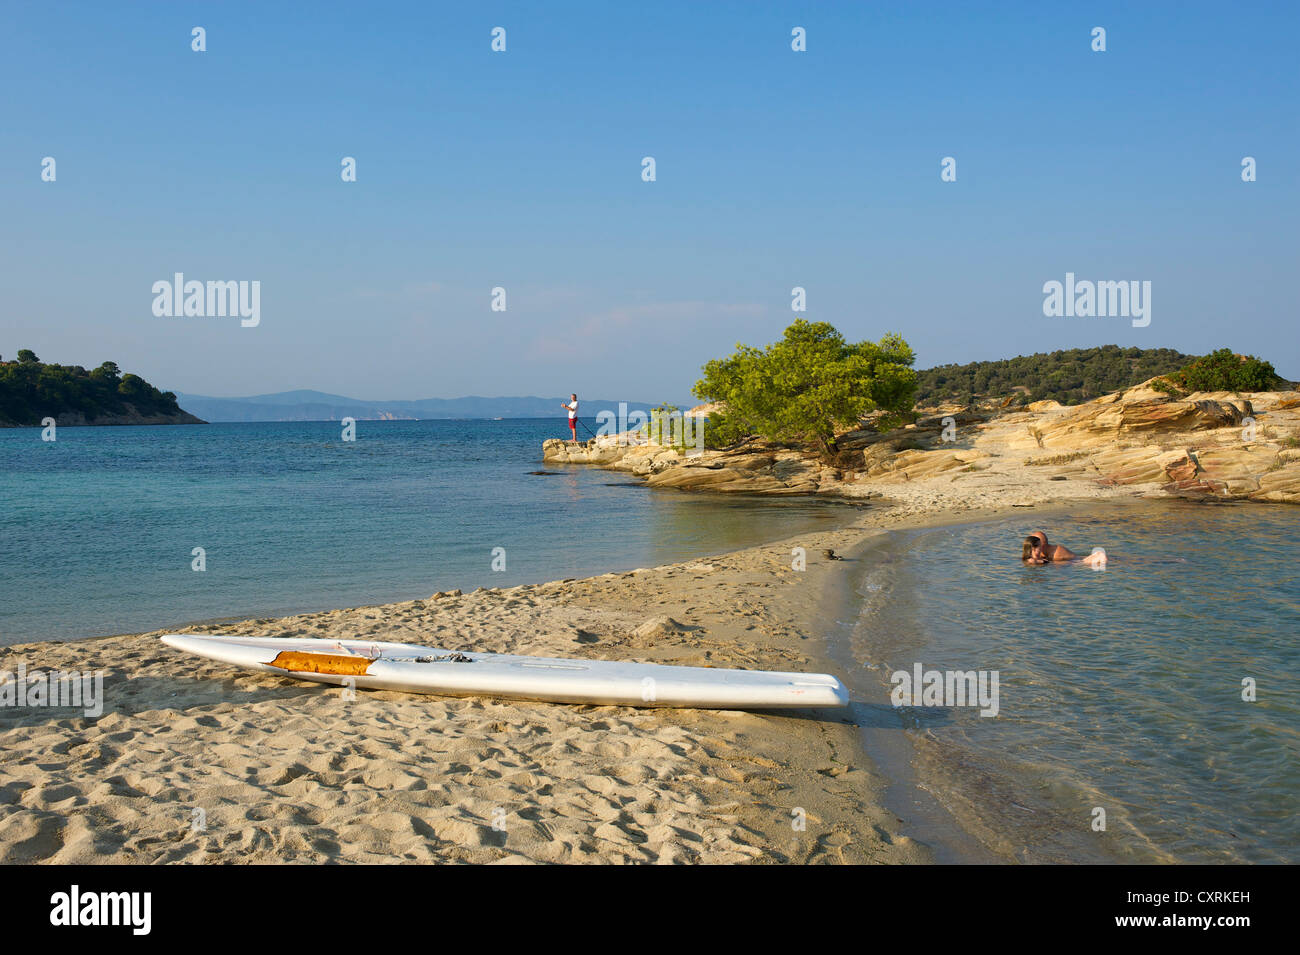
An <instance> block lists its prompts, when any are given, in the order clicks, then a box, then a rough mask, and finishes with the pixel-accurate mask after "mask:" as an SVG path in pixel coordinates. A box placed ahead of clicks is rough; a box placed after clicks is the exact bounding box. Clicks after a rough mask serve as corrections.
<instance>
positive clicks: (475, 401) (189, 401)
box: [176, 391, 690, 421]
mask: <svg viewBox="0 0 1300 955" xmlns="http://www.w3.org/2000/svg"><path fill="white" fill-rule="evenodd" d="M568 397H569V396H568V395H564V396H562V397H559V396H557V397H555V398H538V397H536V396H533V395H530V396H528V397H522V398H482V397H479V396H478V395H469V396H467V397H464V398H423V399H420V400H419V401H363V400H361V399H359V398H347V397H345V396H343V395H329V394H326V393H324V392H322V391H282V392H279V393H278V394H273V395H253V396H251V397H248V398H212V397H209V396H208V395H191V394H184V393H182V392H179V391H178V392H176V401H177V403H178V404H179V405H180V406H181V407H182V408H184V409H185V410H186V411H188V412H189V413H190V414H193V415H197V416H198V417H200V418H202V419H203V420H204V421H337V420H339V419H340V418H356V419H357V420H358V421H376V420H379V421H413V420H420V419H425V418H554V417H560V416H563V415H564V409H562V408H561V407H560V405H561V404H563V403H564V402H565V401H567V400H568ZM579 400H580V402H581V403H580V406H579V408H580V412H581V414H582V416H583V417H584V418H590V417H593V416H594V415H595V414H596V413H597V412H600V411H604V410H606V409H608V410H610V411H613V412H617V411H618V402H617V401H612V400H608V399H604V398H582V397H581V396H579ZM627 407H628V410H629V411H649V410H650V409H651V408H653V407H655V405H653V404H646V403H645V402H638V401H629V402H627ZM679 407H682V408H688V407H690V405H689V404H685V403H683V404H681V405H679Z"/></svg>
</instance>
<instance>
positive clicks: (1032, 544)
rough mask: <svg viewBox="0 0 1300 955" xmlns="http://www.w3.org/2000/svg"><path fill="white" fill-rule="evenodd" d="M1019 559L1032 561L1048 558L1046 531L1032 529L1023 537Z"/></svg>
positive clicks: (1041, 560)
mask: <svg viewBox="0 0 1300 955" xmlns="http://www.w3.org/2000/svg"><path fill="white" fill-rule="evenodd" d="M1020 559H1021V560H1023V561H1026V562H1032V563H1041V562H1045V561H1047V560H1048V553H1047V532H1046V531H1034V532H1033V533H1032V534H1030V535H1029V536H1028V537H1026V538H1025V543H1024V545H1023V546H1022V547H1021V548H1020Z"/></svg>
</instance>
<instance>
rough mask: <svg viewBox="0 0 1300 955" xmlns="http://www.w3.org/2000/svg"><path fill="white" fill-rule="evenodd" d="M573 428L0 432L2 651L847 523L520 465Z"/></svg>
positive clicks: (595, 566)
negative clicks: (501, 566)
mask: <svg viewBox="0 0 1300 955" xmlns="http://www.w3.org/2000/svg"><path fill="white" fill-rule="evenodd" d="M588 424H590V425H592V426H593V427H594V423H593V422H588ZM567 431H568V428H567V427H566V426H565V424H564V423H563V421H560V420H538V419H521V420H507V421H361V422H358V424H357V437H356V441H355V442H344V441H343V440H341V437H342V432H341V429H340V426H339V425H338V424H337V423H333V422H291V423H256V424H243V423H241V424H214V425H202V426H200V425H194V426H177V427H120V428H111V427H110V428H60V429H59V430H58V440H57V441H54V442H43V441H41V439H40V437H41V433H40V430H39V429H3V430H0V644H12V643H21V642H25V641H30V640H42V639H51V638H65V639H67V638H77V637H88V636H94V635H102V634H112V633H132V632H139V631H144V630H152V629H157V628H160V627H170V626H176V625H179V624H182V623H186V622H191V621H196V620H203V619H212V618H220V617H236V616H270V615H283V614H289V613H295V612H299V611H306V610H321V609H328V608H335V607H350V606H358V605H363V604H375V603H384V602H391V601H398V600H410V599H415V598H423V597H427V596H429V594H431V593H433V592H434V591H437V590H449V589H452V588H461V589H463V590H469V589H472V588H474V587H479V586H487V587H504V586H513V585H515V584H520V583H526V582H536V581H544V580H555V579H557V578H563V577H579V576H587V575H591V574H597V573H604V572H607V571H611V570H630V569H633V568H636V567H643V566H653V565H656V564H662V563H668V562H672V561H677V560H685V559H689V558H692V557H699V556H705V555H709V554H717V553H722V552H725V551H728V550H734V549H737V548H740V547H746V546H750V545H753V544H757V543H761V542H764V541H767V540H774V539H778V538H780V537H783V536H789V535H793V534H799V533H803V532H805V531H809V530H815V529H821V528H824V527H831V526H838V525H840V524H843V523H847V522H848V521H849V520H851V519H852V516H853V514H852V512H851V510H850V509H849V508H846V507H843V506H835V505H827V504H823V503H818V502H811V501H802V502H800V501H791V502H782V503H780V504H777V505H776V506H773V502H771V501H754V500H748V499H739V498H724V497H704V496H693V495H688V494H681V493H659V492H651V491H648V490H646V489H645V488H642V487H639V486H638V485H637V482H636V481H635V480H634V479H633V478H631V477H630V476H629V475H625V474H621V473H618V472H613V471H603V470H598V469H593V468H585V467H570V468H565V467H562V466H561V467H549V468H546V470H552V471H560V472H562V473H560V474H556V475H550V476H537V475H530V474H528V473H527V472H529V471H533V470H541V469H543V465H542V463H541V445H542V441H543V439H545V438H548V437H560V436H562V435H563V434H565V433H567ZM199 547H201V548H203V553H204V560H205V562H206V569H205V570H203V571H201V572H200V571H196V570H194V569H193V566H192V565H193V563H194V561H195V557H194V549H195V548H199ZM495 548H503V549H504V560H505V570H504V571H500V572H498V571H494V570H493V569H492V563H493V551H494V549H495ZM498 554H500V552H498Z"/></svg>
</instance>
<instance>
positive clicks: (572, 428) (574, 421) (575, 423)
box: [569, 418, 578, 434]
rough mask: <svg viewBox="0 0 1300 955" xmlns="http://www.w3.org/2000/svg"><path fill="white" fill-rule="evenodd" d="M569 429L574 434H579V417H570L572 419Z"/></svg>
mask: <svg viewBox="0 0 1300 955" xmlns="http://www.w3.org/2000/svg"><path fill="white" fill-rule="evenodd" d="M569 430H570V431H572V432H573V433H574V434H577V433H578V419H577V418H570V419H569Z"/></svg>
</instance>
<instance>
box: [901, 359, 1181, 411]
mask: <svg viewBox="0 0 1300 955" xmlns="http://www.w3.org/2000/svg"><path fill="white" fill-rule="evenodd" d="M1195 357H1196V356H1195V355H1184V354H1183V353H1182V352H1178V351H1174V350H1173V349H1172V348H1120V347H1119V346H1118V345H1102V346H1100V347H1098V348H1071V349H1069V350H1067V351H1054V352H1049V353H1046V354H1041V353H1040V354H1037V355H1021V356H1019V357H1016V358H1005V359H1003V360H1002V361H977V362H971V363H970V364H968V365H940V366H939V367H937V368H927V369H926V370H924V371H919V372H917V378H918V382H917V388H916V403H917V404H918V405H929V404H936V403H940V402H946V401H960V402H967V403H970V402H973V401H974V400H975V398H977V397H985V398H989V397H994V398H1000V397H1006V396H1008V395H1015V394H1020V395H1022V396H1023V399H1024V400H1025V401H1042V400H1043V399H1045V398H1050V399H1052V400H1054V401H1059V402H1060V403H1061V404H1065V405H1074V404H1079V403H1080V402H1083V401H1090V400H1092V399H1093V398H1099V397H1101V396H1102V395H1105V394H1109V393H1110V392H1112V391H1119V390H1120V389H1122V388H1129V387H1131V386H1133V385H1137V384H1140V383H1142V382H1144V381H1146V380H1147V379H1148V378H1154V377H1155V376H1156V375H1168V374H1171V373H1173V372H1176V371H1178V370H1179V369H1181V368H1183V367H1184V366H1185V365H1187V364H1188V363H1189V362H1191V361H1192V360H1193V359H1194V358H1195Z"/></svg>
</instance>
